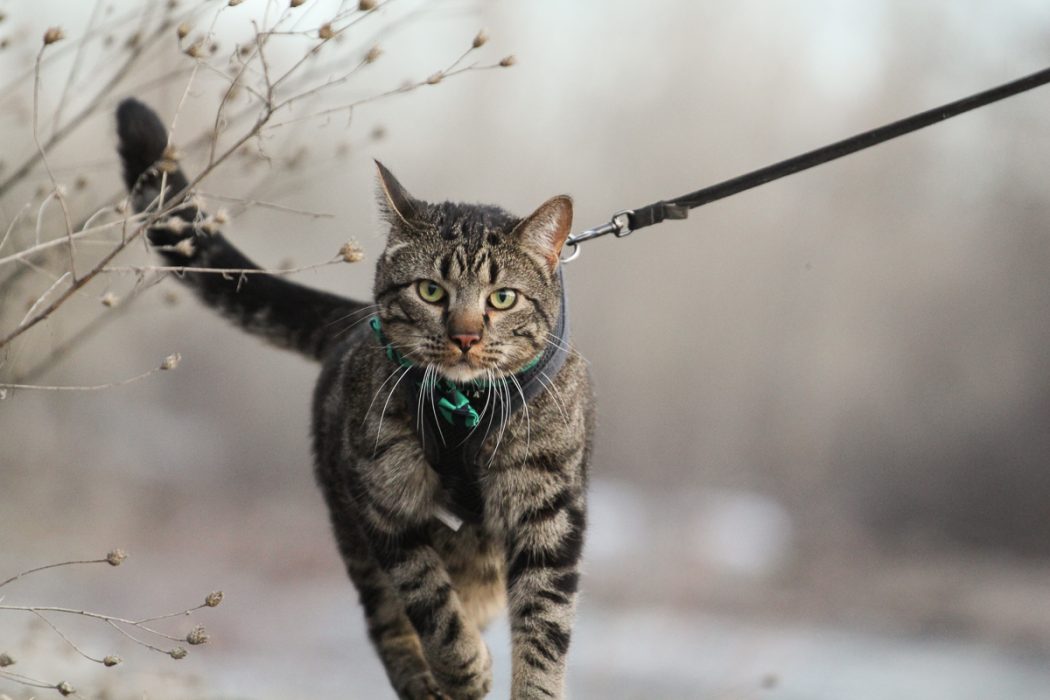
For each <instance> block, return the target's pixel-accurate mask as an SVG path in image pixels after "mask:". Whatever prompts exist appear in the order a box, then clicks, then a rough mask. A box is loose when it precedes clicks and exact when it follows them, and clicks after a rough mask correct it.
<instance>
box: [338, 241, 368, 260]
mask: <svg viewBox="0 0 1050 700" xmlns="http://www.w3.org/2000/svg"><path fill="white" fill-rule="evenodd" d="M339 256H340V257H341V258H342V259H343V262H348V263H355V262H360V261H361V260H364V258H365V252H364V251H363V250H361V246H359V245H358V244H357V242H356V241H348V242H346V243H344V244H343V247H342V248H340V249H339Z"/></svg>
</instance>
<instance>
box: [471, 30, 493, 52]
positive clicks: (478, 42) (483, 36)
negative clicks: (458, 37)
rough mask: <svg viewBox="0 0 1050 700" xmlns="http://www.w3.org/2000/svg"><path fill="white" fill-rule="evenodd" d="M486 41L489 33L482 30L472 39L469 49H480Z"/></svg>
mask: <svg viewBox="0 0 1050 700" xmlns="http://www.w3.org/2000/svg"><path fill="white" fill-rule="evenodd" d="M488 40H489V33H488V32H486V31H485V30H484V29H482V30H481V31H480V32H478V33H477V36H475V37H474V42H473V43H472V44H471V47H473V48H475V49H480V48H481V47H482V46H484V45H485V43H486V42H487V41H488Z"/></svg>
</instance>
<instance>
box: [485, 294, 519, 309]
mask: <svg viewBox="0 0 1050 700" xmlns="http://www.w3.org/2000/svg"><path fill="white" fill-rule="evenodd" d="M517 300H518V293H517V292H515V291H514V290H513V289H497V290H496V291H494V292H493V293H492V294H489V306H491V307H492V308H494V309H496V310H498V311H506V310H507V309H509V308H510V307H512V306H514V302H516V301H517Z"/></svg>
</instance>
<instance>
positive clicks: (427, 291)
mask: <svg viewBox="0 0 1050 700" xmlns="http://www.w3.org/2000/svg"><path fill="white" fill-rule="evenodd" d="M416 291H417V292H419V297H420V299H422V300H423V301H427V302H430V303H431V304H436V303H438V302H439V301H441V300H442V299H444V298H445V294H446V292H445V288H444V287H442V286H441V285H440V284H438V283H437V282H435V281H434V280H419V284H417V285H416Z"/></svg>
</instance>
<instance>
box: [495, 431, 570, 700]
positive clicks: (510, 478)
mask: <svg viewBox="0 0 1050 700" xmlns="http://www.w3.org/2000/svg"><path fill="white" fill-rule="evenodd" d="M581 452H582V450H581ZM577 455H578V457H577V459H581V460H582V456H579V455H580V453H579V452H578V453H577ZM576 466H577V467H578V466H579V465H576ZM579 471H580V470H579V469H578V468H576V469H574V468H573V465H571V464H568V465H566V464H561V465H554V464H552V463H551V461H550V460H549V459H545V458H543V457H542V456H541V457H539V458H537V459H535V460H534V459H532V458H530V459H528V460H526V462H525V463H524V464H522V465H521V466H520V467H518V468H514V469H510V470H508V471H504V472H501V473H500V474H499V475H498V476H497V477H496V478H494V479H493V482H494V484H493V485H494V487H495V488H493V490H492V493H493V501H494V502H493V503H492V506H493V507H497V508H501V509H502V517H501V518H500V519H501V520H502V521H503V523H502V524H503V527H504V529H505V533H506V535H505V537H506V555H507V592H508V602H509V606H510V624H511V641H512V645H513V669H512V674H513V676H512V689H511V697H512V698H513V699H514V700H534V699H537V698H545V699H549V698H561V697H563V694H564V685H565V665H566V654H567V652H568V649H569V639H570V635H571V633H572V624H573V619H574V616H575V608H576V590H577V586H578V584H579V571H578V566H579V559H580V554H581V550H582V548H583V532H584V526H585V521H586V504H585V501H584V494H583V488H582V484H581V483H580V481H579V479H577V478H574V477H573V476H570V474H574V473H576V474H578V473H579Z"/></svg>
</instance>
